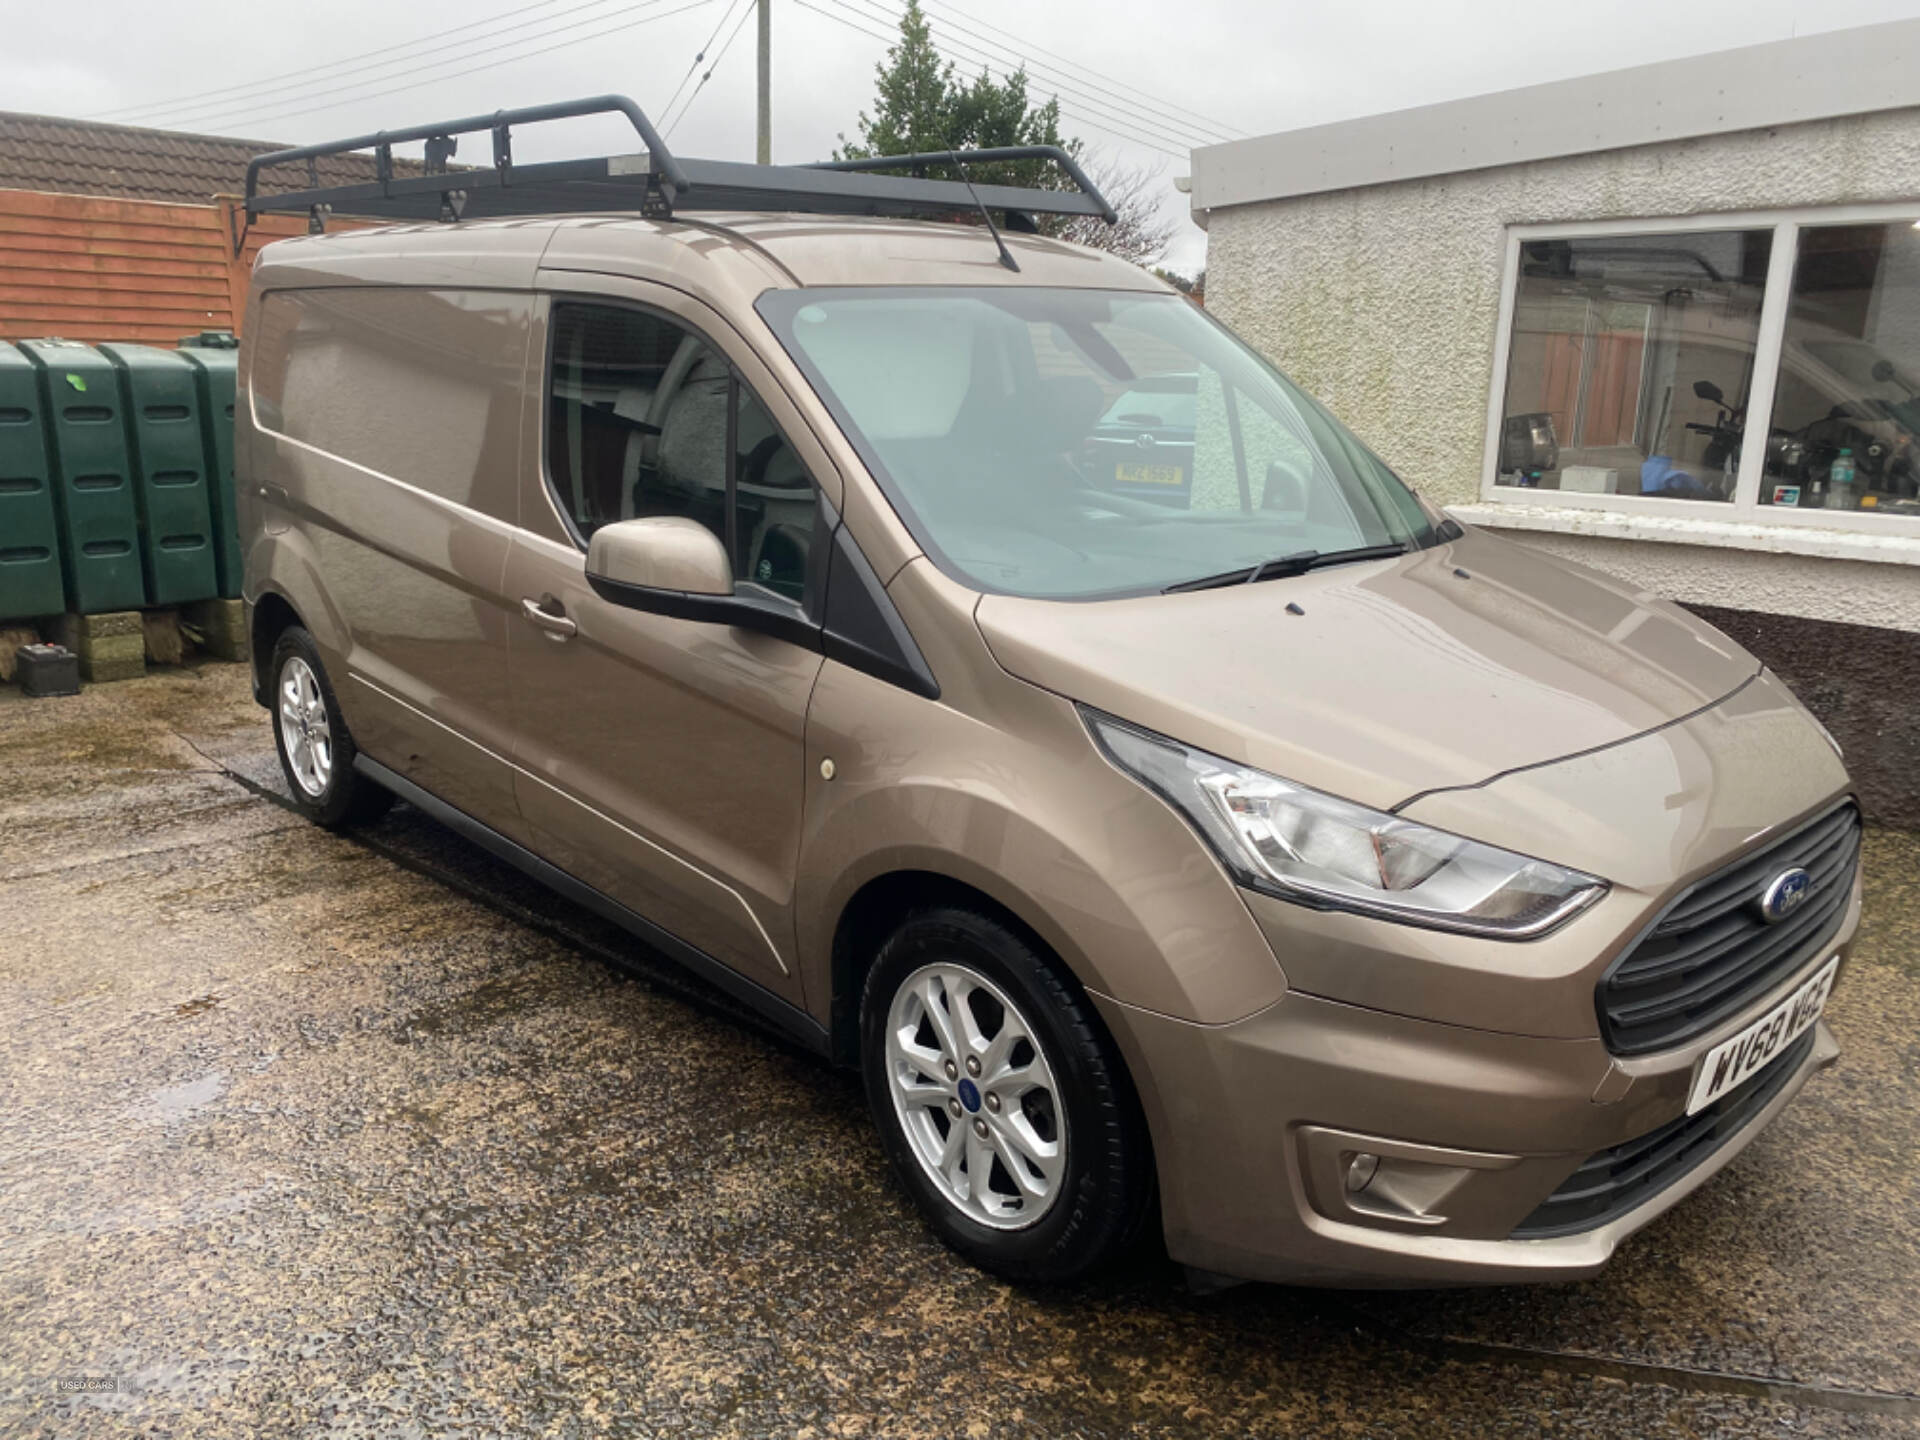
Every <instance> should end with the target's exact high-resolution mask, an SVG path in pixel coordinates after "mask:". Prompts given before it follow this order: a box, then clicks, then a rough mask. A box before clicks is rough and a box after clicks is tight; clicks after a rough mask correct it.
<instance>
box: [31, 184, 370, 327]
mask: <svg viewBox="0 0 1920 1440" xmlns="http://www.w3.org/2000/svg"><path fill="white" fill-rule="evenodd" d="M244 218H245V217H244V215H242V214H241V213H240V211H239V209H238V202H237V201H235V200H231V199H222V200H218V201H215V202H214V203H212V204H208V205H158V204H153V203H151V202H148V201H144V200H109V199H100V198H96V197H93V196H87V195H54V194H46V193H42V192H40V191H35V190H0V340H30V339H38V338H40V337H42V336H59V337H61V338H62V339H66V340H85V341H89V342H92V341H100V340H137V341H140V342H142V343H145V344H149V345H173V344H175V343H177V342H178V341H179V339H180V337H181V336H183V335H194V334H198V333H199V332H200V331H202V330H232V331H234V332H235V333H236V334H237V333H238V332H239V330H240V322H241V318H242V315H243V314H244V312H245V309H246V303H247V276H248V274H249V272H250V271H251V270H252V268H253V257H254V256H255V255H257V254H258V253H259V251H260V247H261V246H262V245H265V244H267V243H268V242H269V241H272V240H278V239H281V238H282V237H284V236H287V235H302V234H305V233H306V228H307V227H306V221H305V220H304V219H302V218H301V217H299V216H295V215H263V216H262V217H261V218H260V219H259V220H257V221H256V222H254V225H253V227H252V229H251V230H249V231H248V232H247V233H246V235H245V238H244V240H242V241H241V244H240V248H239V253H238V254H237V255H236V254H235V253H234V245H235V239H236V237H238V236H239V235H240V232H241V226H242V221H243V220H244ZM348 223H350V222H348ZM340 228H346V227H345V225H342V226H341V227H340Z"/></svg>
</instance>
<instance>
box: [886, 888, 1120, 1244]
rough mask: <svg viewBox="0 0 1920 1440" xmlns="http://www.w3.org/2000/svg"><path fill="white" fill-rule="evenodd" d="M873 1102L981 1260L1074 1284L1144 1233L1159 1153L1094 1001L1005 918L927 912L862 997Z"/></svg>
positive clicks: (906, 1173)
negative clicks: (1154, 1149) (1155, 1156)
mask: <svg viewBox="0 0 1920 1440" xmlns="http://www.w3.org/2000/svg"><path fill="white" fill-rule="evenodd" d="M860 1038H861V1047H860V1052H861V1068H862V1070H863V1072H864V1076H865V1080H866V1087H867V1101H868V1104H869V1106H870V1107H871V1108H872V1111H873V1118H874V1123H875V1124H876V1125H877V1126H879V1129H880V1135H881V1139H882V1142H883V1143H884V1144H885V1146H886V1150H887V1154H888V1156H889V1158H890V1159H891V1160H892V1162H893V1167H894V1170H895V1171H896V1173H897V1174H898V1175H899V1177H900V1180H901V1183H902V1184H904V1185H905V1186H906V1187H907V1189H908V1191H909V1192H910V1193H911V1194H912V1195H913V1197H914V1200H915V1201H916V1203H918V1205H919V1207H920V1210H921V1212H922V1213H923V1214H924V1215H925V1216H926V1218H927V1220H928V1222H929V1223H930V1224H931V1225H932V1226H933V1228H934V1229H935V1230H936V1231H938V1232H939V1234H940V1236H941V1238H942V1239H944V1240H945V1241H946V1242H947V1243H948V1244H949V1245H951V1246H952V1247H953V1248H954V1249H955V1250H957V1251H959V1252H960V1253H961V1254H962V1255H964V1256H966V1257H967V1258H968V1259H969V1260H971V1261H973V1262H974V1263H975V1264H976V1265H979V1266H980V1267H981V1268H983V1269H986V1270H991V1271H993V1272H994V1273H996V1274H999V1275H1003V1276H1005V1277H1007V1278H1008V1279H1010V1280H1021V1281H1059V1280H1070V1279H1073V1278H1075V1277H1077V1276H1080V1275H1084V1274H1086V1273H1087V1272H1089V1271H1091V1270H1094V1269H1096V1268H1098V1267H1099V1266H1100V1265H1102V1264H1104V1263H1105V1262H1107V1261H1109V1260H1112V1259H1114V1258H1115V1257H1116V1256H1117V1255H1118V1254H1119V1253H1120V1252H1122V1251H1123V1250H1124V1249H1126V1248H1127V1247H1128V1246H1129V1245H1130V1244H1131V1243H1132V1242H1133V1240H1134V1239H1135V1238H1136V1237H1137V1235H1138V1234H1139V1231H1140V1228H1141V1225H1142V1221H1143V1220H1144V1218H1145V1216H1146V1215H1147V1213H1148V1210H1149V1205H1150V1202H1151V1200H1152V1196H1153V1158H1152V1154H1151V1151H1150V1146H1149V1144H1148V1140H1147V1135H1146V1127H1145V1125H1144V1124H1143V1123H1142V1121H1141V1119H1140V1111H1139V1104H1138V1101H1137V1100H1136V1099H1135V1096H1134V1094H1133V1090H1132V1087H1131V1084H1130V1082H1129V1080H1128V1078H1127V1075H1126V1071H1125V1069H1124V1067H1123V1065H1122V1064H1121V1061H1120V1058H1119V1056H1118V1055H1117V1054H1116V1053H1115V1051H1114V1049H1113V1045H1112V1042H1111V1041H1110V1040H1109V1039H1108V1037H1107V1035H1106V1033H1105V1030H1104V1029H1103V1028H1102V1026H1101V1025H1100V1022H1099V1020H1098V1018H1097V1017H1096V1016H1095V1014H1094V1013H1093V1008H1092V1006H1091V1004H1090V1003H1089V1002H1088V1001H1087V999H1086V997H1085V995H1084V994H1083V993H1082V992H1081V990H1080V989H1079V987H1078V986H1077V985H1075V984H1074V983H1073V982H1072V981H1071V980H1070V979H1069V978H1068V977H1067V976H1065V975H1064V974H1063V973H1062V972H1061V971H1060V970H1059V969H1058V968H1057V966H1056V964H1055V963H1054V962H1053V961H1052V960H1050V959H1049V958H1047V957H1046V956H1043V955H1042V954H1040V953H1038V952H1037V951H1036V950H1035V948H1034V947H1033V946H1032V944H1030V943H1029V942H1028V941H1027V940H1026V939H1025V938H1024V937H1023V936H1021V935H1019V934H1018V933H1016V932H1015V931H1014V930H1013V929H1012V928H1010V927H1009V926H1007V925H1005V924H1003V923H1002V922H1001V921H999V920H996V919H993V918H991V917H989V916H987V915H984V914H980V913H976V912H974V911H971V910H966V909H961V908H957V907H941V908H936V909H927V910H920V911H916V912H914V913H913V914H911V915H909V916H908V917H907V919H906V920H905V921H904V922H903V923H902V924H901V925H900V927H899V929H897V930H895V931H894V933H893V934H892V935H891V936H890V937H889V938H888V939H887V941H886V943H885V944H884V945H882V946H881V948H880V953H879V955H878V956H877V957H876V959H875V961H874V964H873V968H872V969H871V970H870V971H869V972H868V973H867V980H866V985H865V988H864V991H863V993H862V997H861V1008H860Z"/></svg>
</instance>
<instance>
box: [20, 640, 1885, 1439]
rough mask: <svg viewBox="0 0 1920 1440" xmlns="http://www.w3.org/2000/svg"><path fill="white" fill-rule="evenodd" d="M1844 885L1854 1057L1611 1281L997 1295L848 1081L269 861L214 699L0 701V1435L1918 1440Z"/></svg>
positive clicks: (383, 877)
mask: <svg viewBox="0 0 1920 1440" xmlns="http://www.w3.org/2000/svg"><path fill="white" fill-rule="evenodd" d="M1867 863H1868V867H1869V869H1868V875H1869V895H1868V912H1867V915H1868V919H1867V930H1866V934H1865V938H1864V940H1863V942H1862V945H1861V947H1860V950H1859V953H1858V955H1857V957H1856V960H1855V963H1854V965H1853V967H1852V969H1851V971H1850V972H1849V974H1848V976H1847V977H1846V979H1845V981H1844V982H1843V985H1842V987H1841V989H1840V991H1839V993H1838V994H1837V996H1836V998H1835V1000H1834V1002H1833V1005H1832V1007H1831V1010H1830V1015H1831V1017H1832V1023H1833V1028H1834V1030H1835V1032H1836V1033H1837V1034H1838V1036H1839V1038H1840V1041H1841V1043H1842V1045H1843V1047H1844V1049H1845V1053H1844V1055H1843V1056H1842V1058H1841V1061H1840V1064H1839V1065H1838V1066H1837V1067H1836V1068H1834V1069H1832V1070H1830V1071H1828V1072H1826V1073H1825V1074H1822V1075H1819V1076H1816V1077H1815V1078H1814V1079H1813V1080H1812V1081H1811V1082H1810V1083H1809V1085H1808V1086H1807V1088H1806V1090H1805V1091H1804V1092H1803V1093H1802V1095H1801V1096H1800V1098H1799V1099H1798V1100H1796V1102H1795V1103H1794V1104H1793V1105H1792V1106H1791V1107H1790V1108H1789V1109H1788V1111H1787V1112H1786V1113H1785V1114H1784V1115H1783V1116H1782V1117H1781V1119H1780V1121H1779V1122H1778V1123H1777V1124H1775V1125H1774V1126H1773V1127H1772V1128H1771V1129H1770V1130H1769V1131H1768V1132H1767V1133H1766V1134H1765V1135H1764V1136H1762V1137H1761V1138H1760V1139H1759V1140H1758V1141H1757V1142H1756V1143H1755V1144H1754V1145H1753V1146H1752V1147H1751V1148H1750V1149H1749V1150H1748V1151H1747V1152H1746V1154H1745V1155H1743V1156H1742V1157H1741V1158H1740V1159H1739V1160H1738V1161H1737V1162H1736V1163H1735V1164H1734V1165H1733V1166H1731V1167H1730V1168H1729V1169H1728V1170H1727V1171H1726V1172H1725V1173H1724V1174H1723V1175H1721V1176H1720V1177H1718V1178H1717V1179H1716V1180H1715V1181H1714V1182H1713V1183H1711V1184H1710V1185H1709V1186H1707V1187H1706V1188H1705V1189H1703V1190H1702V1191H1701V1192H1700V1193H1699V1194H1697V1195H1696V1196H1694V1197H1692V1198H1691V1199H1690V1200H1689V1201H1687V1202H1686V1203H1685V1204H1683V1205H1681V1206H1679V1207H1678V1208H1677V1209H1676V1210H1674V1211H1673V1212H1671V1213H1670V1214H1669V1215H1667V1216H1666V1217H1664V1218H1663V1219H1661V1220H1660V1221H1658V1222H1656V1223H1655V1224H1654V1225H1653V1226H1652V1227H1650V1228H1649V1229H1648V1230H1647V1231H1646V1232H1644V1233H1643V1234H1642V1235H1641V1236H1639V1237H1637V1238H1636V1239H1635V1240H1633V1241H1632V1242H1630V1243H1629V1244H1628V1245H1627V1246H1626V1247H1625V1248H1624V1249H1623V1250H1622V1252H1621V1253H1620V1255H1619V1256H1618V1257H1617V1259H1616V1261H1615V1263H1614V1264H1613V1266H1612V1267H1611V1268H1610V1269H1609V1270H1608V1271H1607V1272H1606V1273H1605V1274H1604V1275H1603V1276H1601V1277H1600V1278H1598V1279H1596V1280H1593V1281H1590V1282H1587V1283H1584V1284H1579V1285H1572V1286H1566V1287H1561V1288H1552V1289H1527V1290H1520V1289H1503V1290H1486V1291H1457V1292H1443V1293H1428V1294H1410V1295H1344V1294H1335V1293H1332V1292H1321V1291H1305V1290H1289V1289H1283V1288H1278V1287H1264V1286H1246V1287H1242V1288H1239V1289H1235V1290H1230V1291H1227V1292H1224V1293H1222V1294H1218V1295H1214V1296H1210V1297H1198V1296H1194V1295H1191V1294H1189V1293H1188V1292H1187V1291H1186V1290H1185V1289H1184V1288H1183V1287H1182V1285H1181V1282H1180V1276H1179V1274H1178V1272H1177V1271H1176V1270H1174V1269H1173V1267H1171V1266H1169V1265H1168V1264H1167V1263H1166V1261H1165V1260H1164V1258H1159V1257H1156V1256H1154V1255H1152V1254H1148V1255H1143V1256H1142V1257H1140V1258H1139V1259H1138V1260H1137V1261H1136V1262H1134V1263H1133V1264H1132V1265H1131V1266H1130V1267H1129V1268H1127V1269H1126V1270H1124V1271H1123V1272H1122V1273H1119V1274H1116V1275H1113V1276H1111V1277H1108V1278H1107V1279H1104V1280H1103V1281H1101V1282H1100V1283H1098V1284H1092V1285H1085V1286H1080V1287H1074V1288H1070V1289H1065V1290H1054V1291H1031V1292H1029V1291H1021V1290H1017V1289H1013V1288H1010V1287H1008V1286H1006V1285H1004V1284H1002V1283H1000V1282H998V1281H996V1280H993V1279H990V1278H988V1277H986V1276H983V1275H981V1274H979V1273H977V1272H975V1271H973V1270H971V1269H969V1268H968V1267H967V1266H965V1265H963V1264H961V1263H960V1262H959V1261H957V1260H955V1259H954V1258H953V1257H952V1256H950V1255H949V1254H948V1253H947V1252H946V1251H945V1250H944V1249H942V1248H941V1247H940V1246H939V1245H938V1244H937V1243H936V1242H935V1241H933V1240H932V1239H931V1238H930V1237H929V1235H928V1234H927V1232H926V1231H925V1230H924V1229H923V1228H922V1226H921V1225H920V1224H919V1222H918V1221H917V1219H916V1218H915V1216H914V1214H913V1212H912V1211H911V1209H910V1208H909V1206H908V1205H907V1204H906V1202H905V1201H904V1199H903V1198H902V1196H901V1195H900V1194H899V1192H898V1191H897V1190H896V1189H895V1188H894V1186H893V1185H892V1184H891V1182H890V1180H889V1178H888V1176H887V1175H886V1173H885V1170H884V1164H883V1160H882V1157H881V1154H880V1151H879V1148H878V1146H877V1145H876V1143H875V1141H874V1139H873V1136H872V1134H871V1129H870V1126H869V1123H868V1120H867V1118H866V1114H865V1111H864V1107H863V1104H862V1100H861V1096H860V1093H859V1088H858V1086H857V1085H856V1084H855V1083H854V1081H853V1080H852V1079H851V1078H850V1077H848V1076H846V1075H843V1074H839V1073H835V1072H833V1071H831V1070H829V1069H827V1068H825V1067H824V1066H822V1065H821V1064H819V1063H817V1062H815V1061H814V1060H812V1059H809V1058H807V1057H806V1056H803V1055H801V1054H799V1053H798V1052H796V1051H794V1050H793V1049H791V1048H789V1047H788V1046H787V1045H785V1044H784V1043H783V1042H781V1041H779V1040H777V1039H775V1038H773V1037H771V1036H769V1035H768V1034H767V1033H765V1032H764V1031H763V1030H761V1029H759V1028H758V1027H757V1026H755V1025H754V1024H753V1023H752V1022H751V1021H750V1020H748V1019H746V1018H745V1017H742V1016H740V1015H738V1014H737V1013H735V1012H734V1011H733V1010H731V1009H730V1008H729V1007H728V1006H727V1004H726V1003H725V1001H724V1000H723V999H722V998H720V997H718V996H717V995H715V994H714V993H713V992H710V991H707V990H705V989H703V988H701V987H699V986H698V985H696V984H694V983H693V982H691V981H690V980H689V979H687V978H686V977H685V976H684V975H683V974H681V973H680V972H678V971H676V970H675V969H674V968H673V967H672V965H671V964H670V963H669V962H666V961H663V960H657V959H655V958H653V957H651V956H649V955H648V954H647V953H645V952H644V951H640V950H637V949H636V948H635V946H634V944H633V943H632V942H631V941H629V940H628V939H627V938H625V937H624V936H623V935H621V934H619V933H618V932H615V931H612V930H611V929H609V928H608V927H606V926H604V925H602V924H601V923H600V922H598V921H597V920H595V919H594V918H593V917H592V916H590V915H588V914H586V913H585V912H583V911H580V910H578V909H575V908H573V907H570V906H568V905H567V904H565V903H564V902H562V901H560V900H558V899H555V898H553V897H551V896H549V895H547V894H546V893H545V892H543V891H541V890H539V889H538V888H537V887H535V886H533V885H531V884H530V883H528V882H526V881H524V880H522V879H521V878H520V877H519V876H518V875H516V874H514V873H513V872H511V871H508V870H506V869H504V868H503V867H501V866H499V865H497V864H496V863H495V862H493V861H492V860H491V859H489V858H488V857H486V856H484V855H482V854H481V853H480V852H478V851H477V850H475V849H473V848H472V847H471V846H469V845H467V844H465V843H464V842H462V841H460V840H458V839H457V838H455V837H454V836H452V835H450V834H449V833H447V832H446V831H444V830H442V829H440V828H439V827H437V826H435V825H434V824H432V823H431V822H429V821H427V820H426V819H425V818H424V817H422V816H420V815H419V814H417V813H416V812H414V811H412V810H410V809H407V808H406V807H400V808H398V809H396V810H395V811H394V812H393V813H392V814H391V815H390V816H388V817H387V818H386V819H384V820H382V821H381V822H380V823H379V824H377V825H375V826H373V827H371V828H370V829H368V830H366V831H364V832H361V833H360V834H357V835H355V836H352V837H339V836H333V835H329V834H326V833H324V832H321V831H319V830H315V829H312V828H310V827H309V826H307V825H306V824H305V823H304V822H302V821H301V820H300V819H299V818H298V817H297V816H295V815H294V814H292V813H291V812H290V811H289V810H288V809H287V807H286V804H285V801H284V786H283V783H282V781H281V779H280V774H279V769H278V766H277V764H276V763H275V760H274V756H273V751H272V745H271V738H270V733H269V730H268V724H267V718H266V714H265V712H264V711H262V710H259V709H258V708H256V707H255V706H254V705H253V703H252V700H251V697H250V696H249V695H248V693H247V684H246V675H245V671H244V669H243V668H242V667H239V666H229V665H206V666H200V667H194V668H188V669H183V670H171V671H167V672H164V673H159V674H155V675H153V676H150V677H149V678H148V679H146V680H142V681H134V682H128V683H125V684H120V685H111V686H100V687H94V688H90V689H89V690H88V691H87V692H86V693H85V694H84V695H82V696H80V697H78V698H76V699H70V700H57V701H55V700H49V701H37V702H36V701H28V700H25V699H22V698H21V697H20V696H19V695H18V694H17V692H14V691H12V690H4V691H0V1033H4V1034H5V1036H6V1037H7V1040H8V1043H7V1044H6V1046H5V1047H4V1049H0V1436H8V1437H12V1436H35V1437H38V1436H47V1437H54V1436H58V1437H62V1440H67V1437H91V1436H108V1435H112V1436H121V1435H127V1434H140V1435H155V1436H181V1437H185V1436H248V1437H251V1436H281V1435H302V1436H305V1435H325V1436H370V1437H373V1436H377V1437H396V1436H397V1437H411V1436H523V1435H541V1436H544V1435H554V1436H581V1437H586V1436H603V1435H631V1436H655V1435H658V1436H674V1437H679V1436H705V1435H754V1436H761V1435H767V1436H773V1435H779V1436H787V1435H793V1436H806V1435H814V1436H828V1435H863V1436H887V1437H893V1436H922V1435H924V1436H939V1437H946V1436H1045V1437H1057V1436H1089V1437H1091V1436H1130V1437H1131V1436H1140V1437H1146V1436H1187V1435H1191V1436H1205V1437H1225V1436H1241V1435H1262V1436H1281V1435H1314V1436H1319V1435H1381V1436H1385V1435H1420V1436H1430V1435H1458V1436H1474V1437H1478V1436H1507V1435H1512V1436H1540V1435H1555V1436H1557V1435H1631V1436H1649V1437H1650V1436H1669V1435H1672V1436H1700V1435H1736V1434H1767V1435H1785V1434H1794V1435H1799V1434H1810V1435H1912V1436H1920V1195H1916V1191H1915V1185H1914V1167H1915V1158H1916V1155H1920V1112H1917V1111H1916V1099H1920V1075H1916V1059H1917V1058H1920V1041H1917V1040H1916V1036H1920V944H1917V943H1916V938H1917V932H1920V839H1916V837H1913V836H1909V835H1903V834H1897V833H1892V832H1877V833H1874V834H1871V835H1870V836H1869V839H1868V846H1867ZM82 1381H93V1382H111V1383H112V1388H109V1389H96V1390H92V1391H77V1390H75V1389H73V1388H72V1386H73V1385H75V1384H76V1383H78V1382H82Z"/></svg>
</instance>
